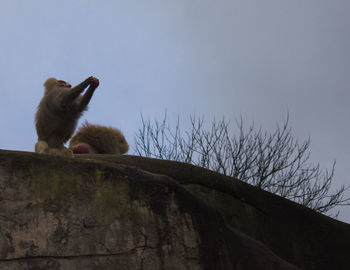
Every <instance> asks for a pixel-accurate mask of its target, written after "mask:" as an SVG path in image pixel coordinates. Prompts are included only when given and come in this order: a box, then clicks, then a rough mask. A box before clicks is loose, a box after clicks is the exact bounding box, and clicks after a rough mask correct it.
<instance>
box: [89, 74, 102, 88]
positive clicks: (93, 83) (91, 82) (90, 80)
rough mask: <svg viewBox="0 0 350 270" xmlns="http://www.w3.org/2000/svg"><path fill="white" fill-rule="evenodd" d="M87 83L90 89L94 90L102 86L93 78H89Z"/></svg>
mask: <svg viewBox="0 0 350 270" xmlns="http://www.w3.org/2000/svg"><path fill="white" fill-rule="evenodd" d="M87 81H88V82H89V84H90V87H92V88H97V86H98V85H99V84H100V82H99V80H98V79H97V78H96V77H93V76H91V77H89V78H87Z"/></svg>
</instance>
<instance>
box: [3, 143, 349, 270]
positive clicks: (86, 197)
mask: <svg viewBox="0 0 350 270" xmlns="http://www.w3.org/2000/svg"><path fill="white" fill-rule="evenodd" d="M349 243H350V225H348V224H345V223H342V222H339V221H336V220H333V219H330V218H328V217H326V216H323V215H320V214H317V213H315V212H313V211H311V210H309V209H306V208H304V207H302V206H299V205H297V204H294V203H292V202H290V201H287V200H284V199H282V198H279V197H277V196H274V195H272V194H269V193H267V192H263V191H261V190H257V189H256V188H254V187H251V186H249V185H247V184H245V183H243V182H241V181H239V180H236V179H232V178H228V177H224V176H222V175H220V174H216V173H214V172H210V171H208V170H204V169H201V168H198V167H195V166H191V165H187V164H182V163H176V162H170V161H163V160H155V159H146V158H141V157H134V156H114V155H110V156H108V155H88V156H86V155H85V156H83V155H82V156H78V157H76V158H64V157H53V156H47V155H42V154H35V153H27V152H15V151H4V150H0V269H4V270H71V269H84V270H85V269H86V270H97V269H106V270H109V269H121V270H123V269H155V270H157V269H174V270H176V269H191V270H192V269H194V270H196V269H203V270H210V269H225V270H226V269H227V270H228V269H230V270H235V269H237V270H238V269H239V270H248V269H249V270H250V269H251V270H253V269H254V270H255V269H261V270H264V269H266V270H267V269H269V270H274V269H290V270H292V269H349V263H348V255H349V254H350V249H349Z"/></svg>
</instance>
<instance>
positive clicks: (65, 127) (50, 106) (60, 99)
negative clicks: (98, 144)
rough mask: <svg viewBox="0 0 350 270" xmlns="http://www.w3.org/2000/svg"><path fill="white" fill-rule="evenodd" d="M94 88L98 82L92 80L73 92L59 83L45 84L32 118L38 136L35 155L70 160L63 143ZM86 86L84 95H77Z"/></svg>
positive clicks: (70, 132)
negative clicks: (51, 155) (42, 94)
mask: <svg viewBox="0 0 350 270" xmlns="http://www.w3.org/2000/svg"><path fill="white" fill-rule="evenodd" d="M98 85H99V81H98V79H97V78H95V77H89V78H87V79H86V80H85V81H83V82H82V83H80V84H78V85H77V86H75V87H73V88H71V85H70V84H69V83H67V82H65V81H62V80H56V79H55V78H50V79H47V80H46V82H45V83H44V86H45V92H44V96H43V98H42V99H41V101H40V103H39V106H38V110H37V112H36V115H35V125H36V131H37V135H38V142H37V143H36V144H35V152H37V153H46V154H53V155H63V156H73V153H72V151H71V150H70V149H67V148H65V147H64V143H66V142H67V141H68V140H69V138H70V137H71V136H72V135H73V133H74V130H75V128H76V125H77V121H78V119H79V117H80V116H81V115H82V113H83V112H84V110H86V108H87V105H88V104H89V102H90V100H91V97H92V95H93V93H94V91H95V89H96V88H97V87H98ZM88 86H89V88H88V89H87V90H86V92H85V94H84V95H80V94H81V93H82V92H83V91H84V89H85V88H86V87H88Z"/></svg>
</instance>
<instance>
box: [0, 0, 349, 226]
mask: <svg viewBox="0 0 350 270" xmlns="http://www.w3.org/2000/svg"><path fill="white" fill-rule="evenodd" d="M349 25H350V1H349V0H332V1H330V0H327V1H325V0H285V1H284V0H283V1H281V0H274V1H272V0H264V1H261V0H239V1H235V0H225V1H224V0H215V1H213V0H176V1H170V0H169V1H164V0H162V1H161V0H159V1H154V0H148V1H141V0H140V1H132V0H127V1H117V0H95V1H88V0H80V1H78V0H75V1H71V0H57V1H47V0H42V1H38V0H32V1H25V0H23V1H19V0H1V1H0V40H1V42H0V52H1V58H0V78H1V88H0V94H1V97H0V126H1V127H2V131H1V133H0V148H1V149H10V150H22V151H33V149H34V144H35V143H36V139H37V138H36V132H35V127H34V114H35V110H36V107H37V104H38V103H39V101H40V99H41V97H42V94H43V86H42V85H43V83H44V81H45V80H46V79H47V78H48V77H56V78H59V79H63V80H66V81H68V82H70V83H71V84H72V85H76V84H78V83H80V82H81V81H83V80H84V79H85V78H87V77H89V76H90V75H94V76H96V77H98V78H99V79H100V86H99V88H98V89H97V90H96V92H95V94H94V96H93V98H92V101H91V102H90V106H89V107H90V108H89V111H88V112H86V113H85V114H84V116H83V117H82V118H81V120H80V123H81V122H82V121H84V120H85V119H87V120H89V121H90V122H92V123H100V124H105V125H111V126H115V127H118V128H120V129H121V130H122V131H123V132H124V133H125V135H126V138H127V140H128V141H129V143H130V144H131V145H133V136H134V134H135V132H136V131H137V129H138V128H139V127H141V121H140V113H142V114H143V116H144V117H145V118H146V119H153V118H158V119H160V118H162V116H163V114H164V111H165V109H167V111H168V116H169V118H170V119H176V117H177V115H178V114H179V115H180V117H181V118H180V119H181V121H182V122H184V123H185V122H186V121H187V120H188V116H189V115H190V114H193V113H196V114H197V115H204V116H205V117H206V119H207V120H208V121H210V120H211V119H212V118H213V117H216V118H221V117H222V116H225V118H226V119H228V120H235V119H237V118H239V117H240V115H242V117H243V119H244V121H245V123H247V124H250V123H252V122H253V121H254V123H255V124H257V125H261V126H262V127H263V128H265V129H268V130H273V129H274V128H275V126H276V123H282V122H283V120H284V119H285V117H286V115H287V113H288V112H289V117H290V126H291V127H292V128H293V134H294V136H295V137H296V138H297V139H299V140H300V141H303V140H305V139H307V138H308V137H309V136H310V138H311V146H310V150H311V157H312V161H313V162H315V163H317V162H319V163H320V164H321V167H322V168H325V169H326V168H330V167H331V165H332V163H333V161H334V159H336V160H337V165H336V174H335V177H334V187H337V186H339V185H341V184H346V185H348V184H350V179H349V172H348V167H349V163H350V153H349V150H350V143H349V138H350V125H349V117H350V106H349V103H350V31H349ZM131 153H132V151H131ZM348 195H349V196H350V191H349V192H348ZM340 211H341V212H340V216H339V218H340V220H343V221H346V222H348V223H349V222H350V207H342V208H340Z"/></svg>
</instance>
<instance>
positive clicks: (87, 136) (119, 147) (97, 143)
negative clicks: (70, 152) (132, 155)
mask: <svg viewBox="0 0 350 270" xmlns="http://www.w3.org/2000/svg"><path fill="white" fill-rule="evenodd" d="M78 143H87V144H89V145H90V146H92V147H93V148H94V149H96V151H97V153H99V154H124V153H126V152H127V151H128V150H129V145H128V143H127V142H126V140H125V138H124V135H123V134H122V133H121V131H120V130H118V129H116V128H112V127H105V126H99V125H91V124H89V123H87V122H86V123H85V124H84V125H83V126H82V127H81V128H80V129H79V131H78V132H77V134H76V135H74V137H73V138H72V139H71V141H70V143H69V145H70V146H69V147H70V148H71V147H74V145H77V144H78Z"/></svg>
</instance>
